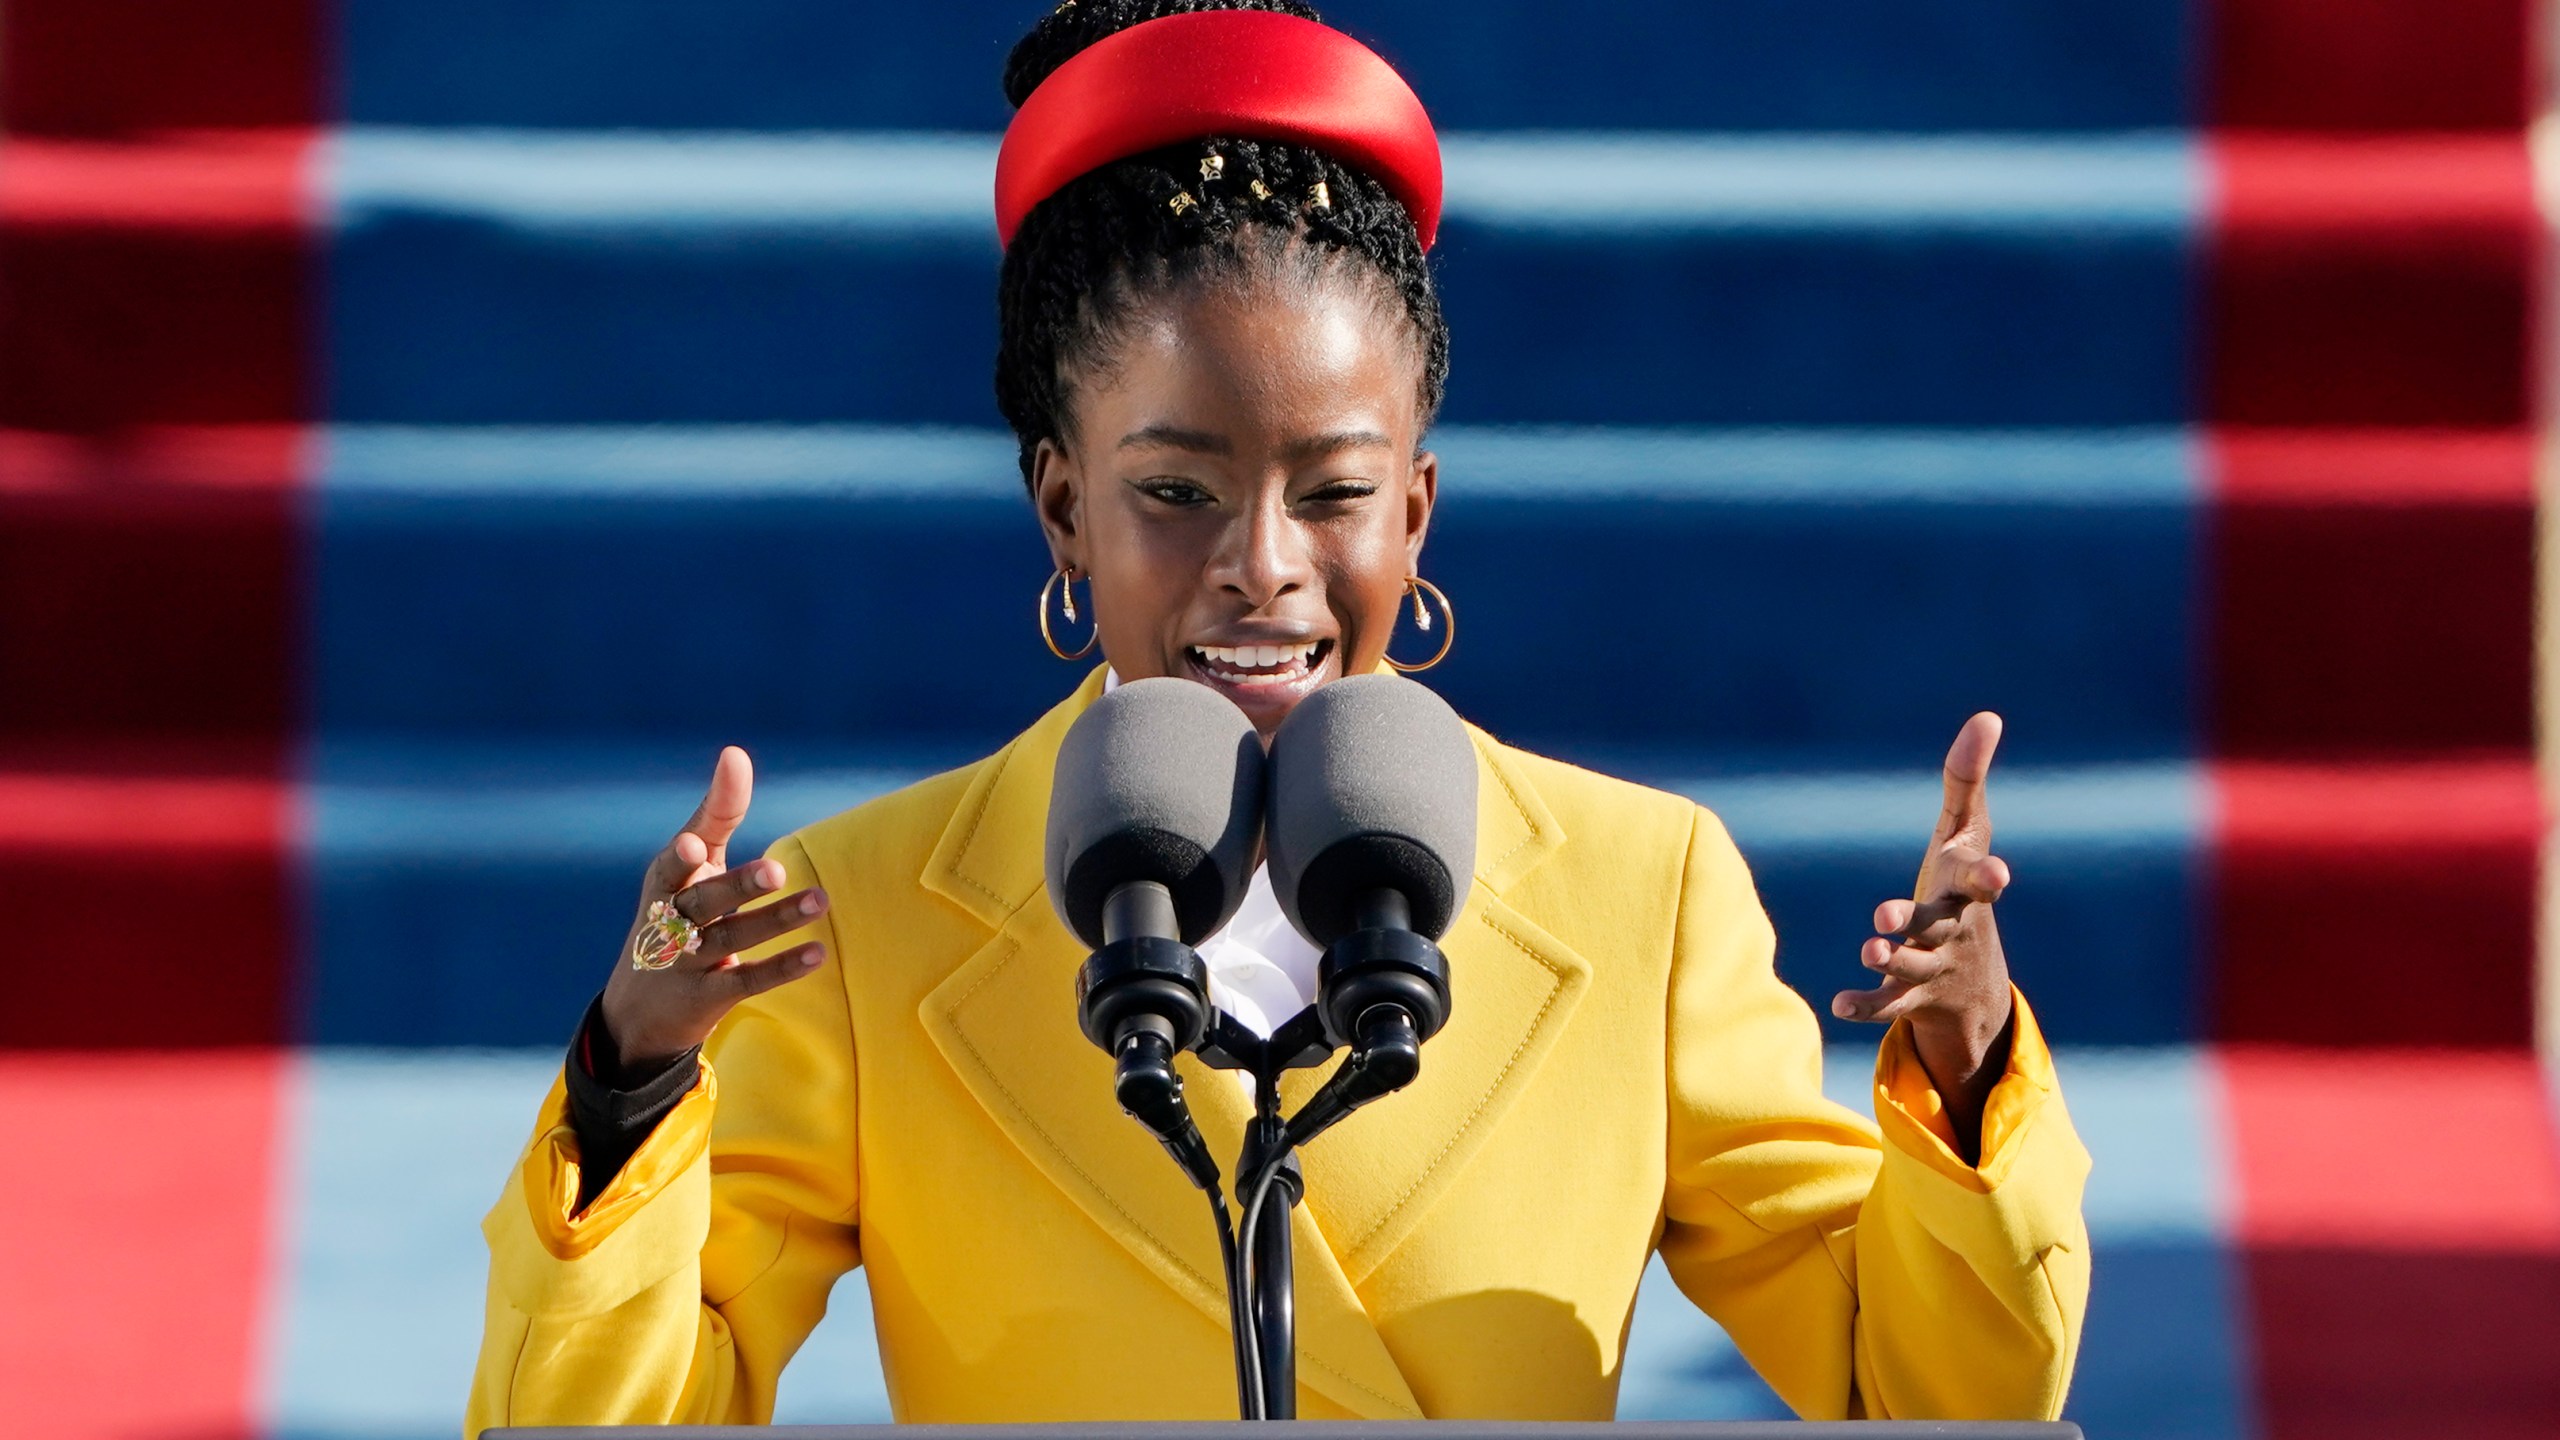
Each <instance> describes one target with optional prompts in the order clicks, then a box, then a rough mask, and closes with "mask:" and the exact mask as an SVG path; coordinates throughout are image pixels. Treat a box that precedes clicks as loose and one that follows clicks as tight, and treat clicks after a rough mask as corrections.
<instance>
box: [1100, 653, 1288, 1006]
mask: <svg viewBox="0 0 2560 1440" xmlns="http://www.w3.org/2000/svg"><path fill="white" fill-rule="evenodd" d="M1119 684H1120V677H1119V675H1118V674H1116V673H1115V672H1113V671H1111V670H1110V669H1108V668H1105V669H1104V670H1103V672H1102V690H1103V693H1104V694H1106V695H1107V694H1109V693H1111V691H1113V690H1114V689H1116V688H1118V687H1119ZM1199 951H1200V960H1201V963H1202V964H1204V965H1207V966H1208V967H1209V1003H1210V1004H1212V1005H1215V1006H1217V1007H1218V1008H1219V1009H1221V1010H1224V1011H1225V1012H1227V1013H1228V1014H1229V1015H1232V1016H1234V1017H1235V1018H1236V1021H1237V1023H1238V1024H1241V1025H1243V1026H1244V1027H1245V1028H1246V1029H1249V1030H1251V1031H1253V1032H1254V1033H1255V1034H1257V1035H1268V1034H1270V1033H1271V1032H1272V1031H1274V1030H1276V1029H1278V1028H1280V1026H1281V1024H1282V1022H1284V1021H1286V1020H1288V1019H1289V1017H1291V1016H1293V1015H1295V1014H1297V1013H1298V1012H1299V1011H1301V1010H1304V1009H1305V1008H1307V1006H1309V1005H1311V1004H1313V1003H1314V1002H1315V998H1316V961H1317V960H1318V959H1320V958H1322V952H1320V951H1318V950H1317V949H1316V947H1315V944H1314V942H1312V941H1310V940H1308V939H1307V937H1306V936H1304V935H1301V934H1299V933H1298V931H1297V927H1296V926H1293V925H1291V924H1290V923H1289V917H1288V916H1287V915H1285V914H1283V913H1281V910H1280V897H1279V896H1278V895H1275V894H1273V893H1272V890H1271V871H1270V867H1268V866H1264V865H1256V866H1254V867H1253V883H1252V884H1251V885H1249V886H1247V887H1246V889H1245V892H1244V904H1243V906H1242V907H1241V908H1239V909H1238V910H1237V911H1236V914H1235V918H1234V919H1232V920H1229V921H1228V922H1227V924H1226V928H1224V929H1222V930H1220V931H1219V932H1218V933H1217V934H1215V935H1212V936H1210V937H1209V938H1208V939H1206V940H1204V941H1202V942H1200V945H1199Z"/></svg>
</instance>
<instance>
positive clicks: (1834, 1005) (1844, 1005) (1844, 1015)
mask: <svg viewBox="0 0 2560 1440" xmlns="http://www.w3.org/2000/svg"><path fill="white" fill-rule="evenodd" d="M1831 1013H1832V1014H1834V1015H1837V1016H1839V1017H1840V1018H1841V1019H1843V1020H1846V1019H1848V1018H1849V1002H1848V1001H1847V1000H1845V999H1842V998H1840V997H1838V996H1834V997H1833V998H1832V1001H1831Z"/></svg>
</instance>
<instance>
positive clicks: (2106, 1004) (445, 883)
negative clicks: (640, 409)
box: [305, 741, 2204, 1235]
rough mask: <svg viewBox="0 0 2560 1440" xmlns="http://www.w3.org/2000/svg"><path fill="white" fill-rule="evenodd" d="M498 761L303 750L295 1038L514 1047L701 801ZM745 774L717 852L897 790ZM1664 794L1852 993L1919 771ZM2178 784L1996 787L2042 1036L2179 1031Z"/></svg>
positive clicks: (597, 949)
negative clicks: (1721, 820)
mask: <svg viewBox="0 0 2560 1440" xmlns="http://www.w3.org/2000/svg"><path fill="white" fill-rule="evenodd" d="M505 750H506V747H504V746H500V745H492V746H489V747H486V748H483V749H462V750H455V749H451V748H448V747H441V746H413V745H389V746H380V745H359V744H354V743H350V742H345V741H341V742H337V743H334V744H331V745H326V746H323V747H320V748H319V749H318V750H316V751H315V752H314V754H313V756H312V758H311V760H310V762H309V768H310V771H311V774H312V779H311V782H310V784H309V786H308V797H309V798H308V800H307V804H308V806H309V808H310V821H309V831H310V835H311V858H310V867H311V868H310V889H309V896H310V901H309V903H310V905H311V916H310V924H309V926H308V929H307V931H306V933H308V934H309V935H311V937H312V956H313V967H314V968H313V973H312V974H311V975H310V977H309V978H308V982H307V984H306V986H305V994H306V996H307V997H308V1003H309V1006H310V1010H309V1012H308V1014H307V1016H306V1021H305V1028H306V1030H307V1032H308V1033H309V1034H310V1035H311V1036H312V1037H313V1038H315V1039H317V1040H319V1041H322V1042H324V1043H331V1044H393V1045H474V1044H537V1043H541V1042H543V1041H545V1040H549V1039H552V1038H555V1037H556V1036H557V1035H558V1034H559V1033H560V1032H561V1031H562V1028H563V1027H564V1026H566V1025H568V1024H569V1023H571V1021H573V1020H574V1018H575V1016H576V1014H577V1010H578V1007H579V1006H581V1005H583V1004H584V1003H585V1001H586V998H587V996H588V995H589V994H590V993H591V992H592V991H593V989H594V987H595V985H596V984H597V983H598V980H599V976H600V970H599V968H598V967H599V966H601V965H602V964H603V963H604V957H605V952H606V951H607V950H609V949H610V947H611V944H612V943H613V939H614V937H618V936H619V935H620V934H621V933H622V931H623V930H624V928H625V927H626V926H627V925H628V924H629V922H630V910H631V894H632V889H633V886H634V885H636V884H637V877H638V875H639V872H640V869H641V868H642V866H643V865H644V864H645V863H646V861H647V858H648V856H649V855H650V854H651V853H652V852H653V851H655V850H656V849H657V848H658V847H659V846H660V845H663V844H664V843H665V842H666V839H667V837H668V836H669V835H671V834H672V833H673V832H674V830H675V828H676V827H677V826H678V825H680V824H681V823H682V822H683V819H684V817H685V816H686V815H687V814H689V813H691V811H692V808H693V806H694V804H695V802H696V801H697V800H698V799H699V798H700V795H701V784H702V776H703V774H704V773H705V770H706V767H707V762H708V758H709V754H710V751H709V749H708V748H707V747H705V748H701V749H690V750H677V751H658V752H655V753H647V752H639V751H630V752H598V753H593V754H580V753H578V752H576V751H574V750H546V749H543V748H541V747H532V748H531V749H530V750H528V751H523V752H519V753H518V754H516V755H515V756H514V757H513V758H512V759H511V760H509V759H505V758H502V757H503V756H504V754H505ZM763 761H764V764H763V772H764V773H763V778H762V780H760V782H759V784H758V789H757V795H756V805H755V809H754V811H753V813H752V814H751V816H750V824H749V827H748V829H747V831H746V832H744V833H743V834H742V835H741V836H740V838H739V842H738V847H737V848H738V850H739V852H740V853H742V854H743V853H750V852H754V851H759V850H761V849H762V848H763V847H764V846H765V845H766V844H767V843H769V842H770V840H771V839H772V838H773V837H774V836H776V835H778V834H781V833H783V832H784V831H787V830H790V829H794V828H797V827H799V826H802V825H805V824H808V823H810V822H812V821H814V820H817V819H820V818H823V817H824V816H826V815H829V814H832V813H834V812H836V811H838V810H841V809H844V808H847V807H850V806H852V805H856V804H859V803H861V802H863V801H864V800H867V799H869V798H871V797H872V796H875V795H878V794H880V793H882V792H884V791H886V790H888V789H890V788H892V787H894V786H896V785H898V784H901V783H904V782H905V781H906V780H908V779H911V778H913V777H915V776H917V775H918V774H921V773H922V770H921V769H919V768H914V767H912V766H910V765H905V764H888V765H880V764H874V765H870V766H864V765H859V764H846V763H842V761H841V760H838V761H833V762H829V763H821V764H799V763H793V762H791V761H789V760H787V759H782V758H778V757H777V756H775V755H771V754H768V755H765V756H764V757H763ZM937 763H938V762H937ZM1633 773H1635V774H1636V775H1637V776H1638V778H1645V777H1647V776H1648V775H1650V776H1651V777H1652V778H1654V779H1655V780H1657V781H1660V780H1662V779H1663V772H1658V771H1657V772H1647V771H1643V770H1638V771H1635V772H1633ZM1669 783H1670V788H1673V789H1676V790H1684V791H1687V792H1689V793H1692V794H1695V795H1697V796H1699V797H1700V798H1702V799H1704V800H1705V801H1707V802H1708V803H1710V804H1711V805H1714V806H1717V807H1718V808H1719V810H1720V813H1722V814H1723V816H1724V817H1725V819H1726V821H1727V823H1728V824H1729V825H1730V827H1731V828H1732V830H1733V832H1734V835H1735V838H1736V840H1737V841H1738V842H1739V843H1740V845H1741V847H1742V850H1743V853H1744V855H1745V856H1746V857H1747V858H1748V859H1749V860H1750V861H1751V863H1752V866H1753V870H1754V875H1755V878H1756V880H1757V883H1758V885H1759V888H1760V893H1761V897H1762V900H1763V902H1764V903H1765V904H1766V905H1767V907H1768V908H1769V910H1770V913H1771V915H1772V918H1773V919H1774V920H1775V922H1776V924H1777V927H1778V935H1779V944H1780V965H1781V969H1782V971H1783V973H1785V975H1786V976H1787V978H1788V979H1789V981H1790V982H1791V983H1793V984H1794V985H1796V986H1797V987H1798V988H1799V989H1800V990H1802V991H1803V992H1804V993H1805V994H1806V995H1807V996H1808V997H1809V999H1810V1000H1811V1001H1812V1002H1813V1004H1814V1006H1815V1008H1816V1009H1817V1011H1819V1010H1820V1009H1822V1008H1824V1005H1825V1002H1827V1001H1828V999H1829V997H1830V995H1831V993H1832V992H1833V991H1834V990H1836V989H1839V988H1843V987H1846V986H1851V985H1862V984H1864V983H1867V982H1868V981H1870V980H1872V978H1873V977H1871V976H1868V975H1867V974H1866V973H1865V972H1864V971H1862V970H1860V969H1859V968H1858V966H1857V961H1856V951H1857V946H1858V944H1859V943H1860V942H1861V941H1862V940H1864V939H1865V937H1866V935H1867V934H1868V933H1869V932H1868V930H1867V917H1868V915H1869V913H1870V912H1871V911H1872V910H1873V909H1874V907H1875V904H1876V902H1877V901H1879V900H1881V899H1883V898H1885V897H1887V896H1890V895H1893V894H1897V893H1907V891H1908V889H1909V886H1910V876H1911V872H1912V869H1913V868H1914V866H1916V864H1917V862H1918V858H1919V854H1920V851H1921V849H1922V846H1923V843H1924V842H1925V840H1926V839H1927V836H1928V832H1929V825H1930V822H1931V820H1932V819H1933V818H1934V816H1935V814H1936V809H1937V801H1936V795H1937V782H1936V779H1935V777H1934V775H1932V774H1930V773H1928V772H1925V771H1922V772H1913V773H1903V774H1880V775H1841V774H1822V773H1803V774H1791V775H1762V776H1753V777H1729V778H1725V779H1720V780H1712V781H1689V782H1683V781H1679V780H1676V779H1674V780H1671V781H1670V782H1669ZM2202 791H2203V785H2202V781H2201V780H2200V779H2199V778H2198V777H2197V775H2196V774H2195V772H2193V771H2192V770H2191V769H2189V768H2188V767H2184V766H2169V765H2135V766H2124V767H2072V768H2061V769H2042V768H2038V767H2033V766H2020V767H2013V768H2009V769H2005V770H2004V771H2003V773H2002V774H2001V776H2000V778H1999V780H1998V782H1997V784H1996V786H1995V793H1994V806H1995V811H1996V813H1997V815H1998V816H1999V819H2000V824H2001V831H2000V848H2001V852H2002V853H2003V854H2004V855H2005V856H2007V857H2008V858H2009V859H2010V860H2011V862H2012V863H2013V864H2014V865H2015V866H2016V867H2017V870H2018V872H2019V876H2020V880H2019V884H2018V886H2017V888H2016V889H2015V890H2014V891H2012V892H2011V894H2010V896H2009V897H2008V898H2007V899H2006V900H2004V901H2003V902H2002V905H2001V924H2002V931H2003V934H2004V936H2006V937H2007V939H2008V941H2009V944H2010V947H2011V953H2012V960H2013V963H2014V964H2015V965H2016V967H2017V971H2018V974H2019V977H2020V980H2021V983H2022V984H2024V985H2025V986H2026V987H2027V989H2028V992H2029V993H2030V994H2031V995H2032V996H2034V998H2035V1001H2036V1004H2037V1007H2038V1010H2039V1012H2040V1013H2041V1014H2042V1015H2043V1016H2044V1018H2045V1023H2046V1027H2047V1029H2048V1031H2049V1032H2050V1033H2051V1034H2052V1035H2054V1036H2055V1037H2056V1038H2057V1040H2058V1041H2061V1042H2066V1043H2075V1044H2080V1043H2090V1042H2099V1043H2109V1044H2143V1043H2159V1042H2164V1041H2178V1040H2184V1039H2188V1038H2191V1037H2192V1036H2193V1035H2194V1034H2195V1024H2194V1015H2193V1012H2194V1010H2195V1004H2196V1002H2195V994H2196V987H2197V980H2196V975H2195V972H2196V969H2197V968H2198V960H2197V945H2198V937H2197V935H2196V933H2195V931H2196V919H2195V917H2196V914H2197V906H2198V904H2199V901H2198V898H2197V896H2198V889H2197V883H2196V874H2195V872H2196V870H2197V867H2198V866H2199V865H2200V863H2201V861H2200V857H2199V849H2200V846H2201V843H2202V834H2203V830H2202V817H2203V814H2204V799H2203V794H2202ZM455 895H470V896H472V897H474V903H475V906H476V907H478V908H480V909H482V910H485V911H487V912H489V913H495V914H504V915H507V916H508V917H510V918H509V920H508V922H507V924H506V925H505V926H504V927H503V929H502V930H501V931H500V932H497V933H495V934H493V933H492V932H490V931H489V930H488V929H487V928H486V927H478V928H472V929H469V930H467V931H457V930H456V929H455V928H454V927H453V926H452V924H451V923H450V915H451V909H452V898H453V897H454V896H455ZM494 995H503V996H505V997H506V1003H505V1004H504V1005H493V1004H491V1003H490V999H489V997H491V996H494ZM1856 1033H1857V1032H1856V1031H1855V1030H1853V1029H1841V1030H1840V1036H1841V1038H1844V1039H1846V1038H1849V1037H1851V1036H1854V1035H1855V1034H1856ZM2144 1203H2148V1202H2144ZM2190 1228H2192V1227H2190ZM2176 1233H2178V1234H2181V1235H2183V1234H2185V1233H2187V1231H2186V1230H2178V1231H2176Z"/></svg>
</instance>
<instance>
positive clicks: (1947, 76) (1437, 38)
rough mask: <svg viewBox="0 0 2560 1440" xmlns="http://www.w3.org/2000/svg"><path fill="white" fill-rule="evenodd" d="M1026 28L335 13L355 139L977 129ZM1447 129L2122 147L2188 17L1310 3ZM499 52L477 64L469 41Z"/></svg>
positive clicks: (2096, 9)
mask: <svg viewBox="0 0 2560 1440" xmlns="http://www.w3.org/2000/svg"><path fill="white" fill-rule="evenodd" d="M1044 8H1045V7H1044V6H1042V5H1039V4H1036V3H1023V0H935V3H932V4H929V5H913V6H907V7H902V8H888V7H882V6H879V5H848V4H845V3H843V0H723V3H720V4H717V5H702V4H665V3H635V0H548V3H545V4H543V5H540V6H537V7H527V6H524V5H520V4H510V3H507V0H348V3H347V4H345V5H344V6H343V7H341V18H340V24H339V29H340V34H341V40H340V45H341V51H342V58H341V61H340V66H341V69H342V72H343V76H344V91H345V103H346V107H347V111H348V113H349V114H350V115H352V116H353V117H354V118H356V119H359V120H365V121H378V122H387V123H407V124H428V125H537V126H562V127H577V128H615V127H625V126H647V127H654V128H659V129H670V128H672V129H706V128H710V129H719V128H760V129H789V130H808V129H843V128H851V127H892V128H926V129H988V128H993V127H995V126H998V125H1001V124H1002V123H1003V122H1004V119H1005V116H1006V113H1007V112H1006V109H1005V105H1004V100H1003V97H1002V95H1001V93H1000V92H999V90H998V88H997V83H996V81H997V75H998V73H999V71H1000V69H1001V66H1002V64H1003V60H1004V56H1005V51H1006V49H1007V47H1009V46H1011V45H1012V44H1013V43H1014V41H1015V40H1016V39H1017V38H1019V37H1020V36H1021V35H1022V33H1023V32H1024V31H1025V30H1027V29H1029V28H1030V26H1031V23H1032V21H1033V20H1035V19H1036V18H1038V16H1039V15H1040V13H1041V12H1042V10H1043V9H1044ZM1324 8H1325V15H1326V18H1327V19H1328V20H1330V21H1332V22H1333V23H1335V24H1337V25H1340V26H1343V27H1344V28H1346V29H1349V30H1350V31H1352V32H1353V33H1355V34H1358V35H1361V36H1363V37H1366V38H1369V39H1371V40H1372V41H1373V42H1374V43H1376V44H1378V45H1379V46H1380V47H1381V48H1382V49H1383V50H1384V51H1385V53H1386V54H1387V55H1389V56H1390V57H1391V58H1392V59H1393V60H1394V61H1395V62H1396V63H1397V64H1398V65H1399V66H1400V67H1402V68H1403V69H1404V71H1405V72H1406V73H1407V75H1409V76H1410V77H1411V78H1412V80H1413V82H1414V86H1415V88H1416V89H1417V90H1418V91H1419V92H1420V94H1421V95H1422V97H1423V99H1424V101H1425V102H1426V103H1427V104H1428V105H1429V106H1430V107H1431V111H1432V114H1433V115H1434V116H1435V117H1436V118H1437V119H1438V120H1439V122H1440V123H1441V124H1442V125H1444V126H1448V127H1452V128H1467V127H1482V126H1487V125H1517V126H1534V127H1539V128H1574V127H1592V126H1623V127H1634V128H1645V129H1665V128H1669V129H1731V128H1737V127H1742V128H1763V129H1793V130H1844V129H1845V130H1981V129H1995V130H2019V129H2059V130H2072V129H2123V128H2128V127H2145V126H2179V125H2188V124H2193V123H2197V121H2198V119H2199V114H2198V104H2197V89H2198V83H2199V80H2200V77H2201V76H2202V75H2203V74H2204V67H2203V64H2202V62H2201V59H2200V57H2199V54H2198V49H2199V42H2200V37H2199V33H2198V32H2199V30H2200V28H2201V27H2200V25H2199V24H2198V21H2199V19H2200V17H2201V15H2202V13H2203V12H2199V11H2197V10H2196V9H2195V8H2194V7H2191V6H2186V5H2167V4H2161V3H2158V0H2080V3H2076V4H2069V5H2057V4H2054V3H2052V0H1932V3H1930V4H1926V5H1914V4H1912V3H1910V0H1832V3H1829V4H1824V5H1819V6H1808V5H1805V4H1803V3H1801V0H1717V3H1714V4H1699V3H1696V0H1612V3H1611V4H1609V5H1608V6H1607V7H1606V8H1605V9H1595V10H1591V11H1588V12H1574V13H1569V12H1563V11H1559V10H1558V9H1556V7H1554V6H1553V5H1551V4H1546V3H1540V0H1478V3H1474V4H1471V5H1469V6H1468V7H1467V9H1466V13H1465V19H1464V22H1463V23H1453V22H1452V19H1451V14H1450V11H1449V10H1448V8H1447V6H1446V5H1445V4H1442V3H1438V0H1336V3H1333V4H1329V5H1327V6H1325V7H1324ZM500 36H503V37H504V40H503V42H502V43H493V39H492V37H500Z"/></svg>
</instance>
